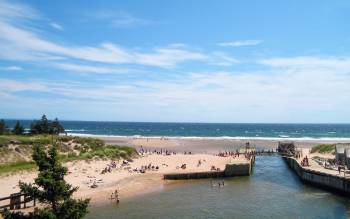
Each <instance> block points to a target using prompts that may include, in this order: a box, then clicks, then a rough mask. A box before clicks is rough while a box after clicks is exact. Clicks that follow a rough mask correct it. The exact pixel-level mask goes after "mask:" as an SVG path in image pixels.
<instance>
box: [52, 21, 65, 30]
mask: <svg viewBox="0 0 350 219" xmlns="http://www.w3.org/2000/svg"><path fill="white" fill-rule="evenodd" d="M50 26H51V27H52V28H54V29H56V30H60V31H62V30H63V27H62V25H60V24H58V23H55V22H51V23H50Z"/></svg>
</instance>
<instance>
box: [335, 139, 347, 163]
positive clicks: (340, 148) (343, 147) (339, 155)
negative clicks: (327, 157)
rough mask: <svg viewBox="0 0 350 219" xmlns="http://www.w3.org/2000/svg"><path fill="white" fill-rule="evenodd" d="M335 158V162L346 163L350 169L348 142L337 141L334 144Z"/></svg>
mask: <svg viewBox="0 0 350 219" xmlns="http://www.w3.org/2000/svg"><path fill="white" fill-rule="evenodd" d="M335 160H336V162H337V163H338V162H339V163H340V164H342V165H346V166H347V167H348V169H350V144H349V143H339V144H336V145H335Z"/></svg>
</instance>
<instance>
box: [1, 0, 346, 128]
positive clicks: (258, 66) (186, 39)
mask: <svg viewBox="0 0 350 219" xmlns="http://www.w3.org/2000/svg"><path fill="white" fill-rule="evenodd" d="M91 2H92V1H84V0H77V1H69V0H66V1H63V0H62V1H46V0H45V1H44V0H33V1H13V0H11V1H4V0H0V51H1V52H0V118H27V119H32V118H39V117H40V115H41V114H43V113H46V114H47V115H48V116H49V117H59V118H60V119H67V120H104V121H160V122H165V121H168V122H173V121H175V122H292V123H294V122H305V123H328V122H329V123H349V122H350V49H349V48H350V25H349V20H350V13H349V11H350V2H349V1H347V0H344V1H341V0H339V1H326V0H324V1H323V0H310V1H304V0H293V1H280V0H271V1H260V0H256V1H251V0H241V1H231V0H227V1H225V0H220V1H211V0H207V1H204V0H198V1H195V0H190V1H188V0H179V1H161V0H159V1H157V0H147V1H139V0H134V1H132V0H131V1H99V2H98V3H94V4H92V3H91Z"/></svg>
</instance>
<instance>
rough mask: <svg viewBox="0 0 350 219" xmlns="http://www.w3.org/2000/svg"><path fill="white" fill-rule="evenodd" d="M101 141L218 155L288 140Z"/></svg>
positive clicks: (309, 143)
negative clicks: (246, 147) (245, 147)
mask: <svg viewBox="0 0 350 219" xmlns="http://www.w3.org/2000/svg"><path fill="white" fill-rule="evenodd" d="M94 137H97V138H99V139H102V140H103V141H105V142H106V144H116V145H127V146H132V147H135V148H136V149H138V148H139V147H140V146H143V147H147V148H150V149H157V150H158V149H167V150H172V151H178V152H183V151H192V152H194V153H204V154H206V153H218V152H220V151H225V150H236V149H239V148H241V147H244V146H245V144H246V143H247V142H249V143H250V146H252V147H255V148H257V149H276V148H277V146H278V142H279V141H291V140H289V139H278V140H277V139H276V140H269V139H266V140H265V139H254V138H252V139H249V138H248V139H225V138H154V137H152V138H147V137H138V138H134V137H114V136H110V137H106V136H103V137H102V136H94ZM292 141H293V142H294V144H295V146H296V147H297V148H311V147H313V146H315V145H319V144H333V143H350V141H344V140H323V139H310V140H306V139H297V140H296V139H293V140H292Z"/></svg>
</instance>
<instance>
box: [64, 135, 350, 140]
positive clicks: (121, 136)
mask: <svg viewBox="0 0 350 219" xmlns="http://www.w3.org/2000/svg"><path fill="white" fill-rule="evenodd" d="M67 135H70V136H78V137H97V138H98V137H101V138H150V139H160V138H167V139H189V140H191V139H193V140H196V139H198V140H268V141H337V142H341V141H346V142H350V138H336V137H334V138H332V137H321V138H313V137H300V138H291V137H246V136H235V137H232V136H218V137H209V136H205V137H203V136H143V135H97V134H85V133H67Z"/></svg>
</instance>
